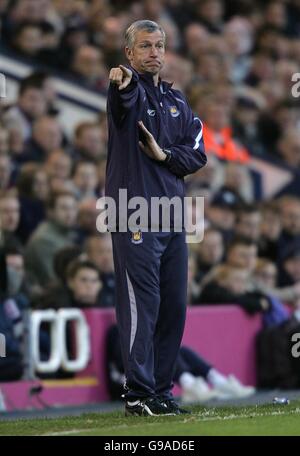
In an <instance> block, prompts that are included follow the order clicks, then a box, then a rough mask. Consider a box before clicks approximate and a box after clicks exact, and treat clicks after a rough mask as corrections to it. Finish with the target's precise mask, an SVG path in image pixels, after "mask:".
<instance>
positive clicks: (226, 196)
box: [206, 190, 243, 242]
mask: <svg viewBox="0 0 300 456" xmlns="http://www.w3.org/2000/svg"><path fill="white" fill-rule="evenodd" d="M242 202H243V201H242V200H241V198H240V197H239V195H238V194H237V193H235V192H233V191H230V190H224V191H222V190H220V191H219V192H217V193H216V194H215V196H214V198H213V200H212V201H211V204H210V205H209V206H208V208H207V209H206V215H207V219H208V221H209V222H210V223H211V224H212V225H213V226H215V227H216V228H218V229H219V230H220V231H221V232H222V234H223V236H224V239H225V241H226V242H227V241H228V240H230V239H231V237H232V233H233V229H234V224H235V217H236V211H237V209H238V208H239V207H240V205H241V204H242Z"/></svg>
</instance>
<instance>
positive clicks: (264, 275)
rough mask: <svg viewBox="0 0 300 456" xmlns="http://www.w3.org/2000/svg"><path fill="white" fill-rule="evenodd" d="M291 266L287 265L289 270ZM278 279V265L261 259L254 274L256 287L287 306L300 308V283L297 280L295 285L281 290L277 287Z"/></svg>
mask: <svg viewBox="0 0 300 456" xmlns="http://www.w3.org/2000/svg"><path fill="white" fill-rule="evenodd" d="M288 255H289V254H288ZM295 257H297V253H296V254H295ZM287 258H288V257H287ZM290 264H291V263H288V264H287V268H288V269H289V267H290ZM277 278H278V271H277V267H276V264H275V263H273V262H272V261H270V260H269V259H267V258H259V259H258V260H257V263H256V267H255V270H254V274H253V280H254V284H255V287H256V288H257V289H259V290H260V291H261V292H263V293H266V294H268V295H269V296H274V297H276V298H278V299H279V300H281V302H283V303H285V304H291V305H292V306H294V307H296V308H297V307H299V304H300V282H299V281H298V280H296V281H295V282H294V284H292V285H290V286H285V287H282V288H279V287H278V286H277ZM296 279H297V278H296Z"/></svg>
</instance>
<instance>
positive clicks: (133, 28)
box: [125, 20, 166, 49]
mask: <svg viewBox="0 0 300 456" xmlns="http://www.w3.org/2000/svg"><path fill="white" fill-rule="evenodd" d="M140 30H146V31H147V32H149V33H153V32H156V31H159V32H161V34H162V36H163V40H164V43H165V42H166V32H165V31H164V29H163V28H162V27H161V26H160V25H158V24H157V23H156V22H154V21H149V20H142V21H135V22H133V23H132V24H131V25H130V26H129V27H128V29H127V30H126V32H125V46H126V47H128V48H129V49H131V48H132V47H133V45H134V40H135V35H136V33H137V32H138V31H140Z"/></svg>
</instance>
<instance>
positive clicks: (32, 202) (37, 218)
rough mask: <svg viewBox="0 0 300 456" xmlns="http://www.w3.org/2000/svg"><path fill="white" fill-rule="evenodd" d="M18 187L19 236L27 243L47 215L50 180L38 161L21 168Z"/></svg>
mask: <svg viewBox="0 0 300 456" xmlns="http://www.w3.org/2000/svg"><path fill="white" fill-rule="evenodd" d="M17 189H18V194H19V201H20V209H21V212H20V223H19V226H18V236H19V238H20V239H21V240H22V242H23V244H25V243H26V242H27V240H28V238H29V237H30V235H31V233H32V232H33V231H34V230H35V229H36V228H37V226H38V225H39V224H40V223H41V222H42V221H43V220H44V219H45V216H46V214H45V202H46V200H47V198H48V195H49V182H48V177H47V174H46V172H45V170H44V169H43V167H42V166H41V165H40V164H38V163H33V162H29V163H26V164H25V165H24V166H23V167H22V168H21V170H20V174H19V176H18V179H17Z"/></svg>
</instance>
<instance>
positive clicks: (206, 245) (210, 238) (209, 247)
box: [199, 231, 224, 264]
mask: <svg viewBox="0 0 300 456" xmlns="http://www.w3.org/2000/svg"><path fill="white" fill-rule="evenodd" d="M223 253H224V246H223V239H222V236H221V234H220V233H218V232H217V231H215V232H210V233H207V234H206V235H205V236H204V240H203V242H201V243H200V244H199V254H200V258H201V259H202V260H203V261H204V262H205V263H207V264H217V263H219V261H221V259H222V256H223Z"/></svg>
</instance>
